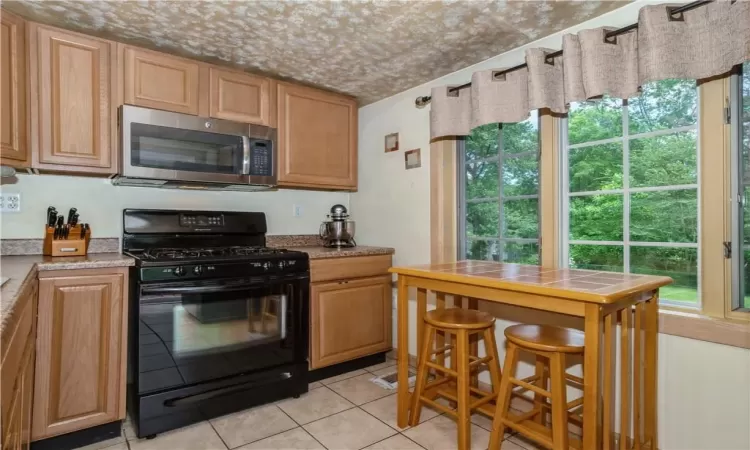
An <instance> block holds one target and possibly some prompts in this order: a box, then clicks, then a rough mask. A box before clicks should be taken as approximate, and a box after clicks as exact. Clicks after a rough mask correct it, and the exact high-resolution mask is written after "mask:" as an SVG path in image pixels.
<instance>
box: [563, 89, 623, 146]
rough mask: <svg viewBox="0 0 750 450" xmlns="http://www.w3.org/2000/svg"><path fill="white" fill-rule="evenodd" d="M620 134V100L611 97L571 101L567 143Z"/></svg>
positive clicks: (572, 143) (573, 143)
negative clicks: (578, 101)
mask: <svg viewBox="0 0 750 450" xmlns="http://www.w3.org/2000/svg"><path fill="white" fill-rule="evenodd" d="M619 136H622V101H621V100H618V99H612V98H604V99H602V100H593V101H590V102H581V103H573V104H571V105H570V110H569V111H568V144H570V145H575V144H581V143H584V142H592V141H598V140H601V139H610V138H614V137H619Z"/></svg>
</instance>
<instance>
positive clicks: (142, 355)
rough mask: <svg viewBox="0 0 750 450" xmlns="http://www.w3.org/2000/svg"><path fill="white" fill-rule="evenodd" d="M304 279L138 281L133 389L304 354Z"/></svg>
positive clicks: (220, 373) (176, 384)
mask: <svg viewBox="0 0 750 450" xmlns="http://www.w3.org/2000/svg"><path fill="white" fill-rule="evenodd" d="M308 283H309V278H307V277H304V278H298V279H275V280H274V279H270V278H269V277H265V278H263V277H257V278H253V279H243V280H237V279H231V280H221V281H212V282H179V283H163V284H151V285H141V286H140V287H139V290H140V292H139V302H138V303H139V304H138V308H139V314H138V326H137V328H138V338H137V348H138V350H137V351H138V356H137V371H138V393H139V394H145V393H150V392H155V391H159V390H162V389H167V388H169V389H173V388H176V387H183V386H188V385H193V384H195V383H200V382H205V381H210V380H215V379H219V378H222V377H227V376H232V375H238V374H242V373H251V372H256V371H260V370H263V369H268V368H272V367H277V366H281V365H285V364H290V363H299V362H303V361H306V360H307V346H308V338H307V322H308V314H309V313H308V304H309V299H308V295H309V288H308Z"/></svg>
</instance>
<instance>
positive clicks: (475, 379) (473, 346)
mask: <svg viewBox="0 0 750 450" xmlns="http://www.w3.org/2000/svg"><path fill="white" fill-rule="evenodd" d="M466 308H467V309H479V300H477V299H476V298H471V297H470V298H468V299H466ZM469 355H471V356H474V357H479V334H478V333H474V334H473V335H470V336H469ZM471 386H472V387H475V388H478V387H479V367H477V371H476V372H474V373H473V374H472V375H471Z"/></svg>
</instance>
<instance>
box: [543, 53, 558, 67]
mask: <svg viewBox="0 0 750 450" xmlns="http://www.w3.org/2000/svg"><path fill="white" fill-rule="evenodd" d="M544 64H549V65H550V66H554V65H555V58H550V57H549V56H547V55H544Z"/></svg>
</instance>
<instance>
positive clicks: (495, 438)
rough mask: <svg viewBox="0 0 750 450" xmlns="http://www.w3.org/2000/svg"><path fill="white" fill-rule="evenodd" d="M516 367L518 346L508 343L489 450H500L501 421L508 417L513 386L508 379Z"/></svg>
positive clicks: (501, 436)
mask: <svg viewBox="0 0 750 450" xmlns="http://www.w3.org/2000/svg"><path fill="white" fill-rule="evenodd" d="M517 365H518V346H516V344H514V343H512V342H508V349H507V350H506V353H505V363H504V364H503V376H502V378H501V380H500V393H499V394H498V396H497V408H496V409H495V419H494V420H493V421H492V433H491V434H490V445H489V450H495V449H499V448H500V445H501V444H500V443H501V442H502V440H503V436H504V435H505V424H504V423H503V419H505V418H506V417H507V416H508V410H509V409H510V397H511V395H510V393H511V390H512V389H513V385H512V384H510V378H511V377H512V376H514V375H515V373H516V366H517Z"/></svg>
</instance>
